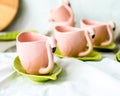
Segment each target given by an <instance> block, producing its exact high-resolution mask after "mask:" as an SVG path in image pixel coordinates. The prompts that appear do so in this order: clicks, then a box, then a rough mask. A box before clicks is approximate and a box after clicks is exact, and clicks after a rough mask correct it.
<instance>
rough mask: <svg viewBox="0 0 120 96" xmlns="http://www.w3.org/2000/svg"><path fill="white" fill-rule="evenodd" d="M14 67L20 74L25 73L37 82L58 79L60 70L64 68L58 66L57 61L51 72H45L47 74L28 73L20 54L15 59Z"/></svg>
mask: <svg viewBox="0 0 120 96" xmlns="http://www.w3.org/2000/svg"><path fill="white" fill-rule="evenodd" d="M13 68H14V70H15V71H17V72H18V73H19V74H21V75H24V76H26V77H28V78H30V79H31V80H32V81H35V82H43V81H48V80H56V79H57V75H59V74H60V72H61V71H62V68H61V67H60V66H58V64H57V63H55V65H54V68H53V70H52V72H50V73H49V74H45V75H31V74H28V73H26V71H25V70H24V68H23V67H22V65H21V62H20V59H19V57H18V56H17V57H15V59H14V64H13Z"/></svg>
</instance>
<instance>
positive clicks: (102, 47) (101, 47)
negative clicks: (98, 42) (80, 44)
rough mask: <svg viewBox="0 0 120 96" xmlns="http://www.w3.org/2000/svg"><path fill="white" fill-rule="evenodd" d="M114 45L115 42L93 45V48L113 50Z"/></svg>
mask: <svg viewBox="0 0 120 96" xmlns="http://www.w3.org/2000/svg"><path fill="white" fill-rule="evenodd" d="M115 47H116V45H115V43H111V44H110V45H108V46H94V48H95V49H109V50H113V49H115Z"/></svg>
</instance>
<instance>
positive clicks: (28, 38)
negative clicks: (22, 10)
mask: <svg viewBox="0 0 120 96" xmlns="http://www.w3.org/2000/svg"><path fill="white" fill-rule="evenodd" d="M18 41H19V42H34V41H45V38H44V37H42V36H40V35H38V34H35V33H32V32H23V33H22V34H20V35H19V36H18Z"/></svg>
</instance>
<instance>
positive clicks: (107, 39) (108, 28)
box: [80, 19, 115, 46]
mask: <svg viewBox="0 0 120 96" xmlns="http://www.w3.org/2000/svg"><path fill="white" fill-rule="evenodd" d="M80 25H81V28H92V29H93V30H94V32H95V38H94V39H93V40H92V42H93V45H97V46H108V45H110V44H111V43H112V42H113V33H112V32H113V30H115V23H113V22H112V21H111V22H108V23H102V22H98V21H93V20H87V19H83V20H81V21H80Z"/></svg>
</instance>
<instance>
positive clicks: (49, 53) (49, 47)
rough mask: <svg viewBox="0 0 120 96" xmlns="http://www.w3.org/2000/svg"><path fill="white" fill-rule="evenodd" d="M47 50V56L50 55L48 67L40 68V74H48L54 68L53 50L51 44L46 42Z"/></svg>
mask: <svg viewBox="0 0 120 96" xmlns="http://www.w3.org/2000/svg"><path fill="white" fill-rule="evenodd" d="M46 48H47V55H48V66H47V67H46V68H40V69H39V73H40V74H47V73H49V72H50V71H51V70H52V69H53V67H54V57H53V53H52V49H51V46H50V44H49V42H46Z"/></svg>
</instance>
